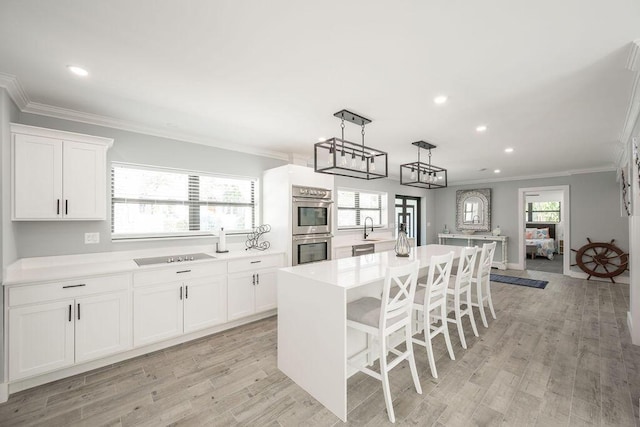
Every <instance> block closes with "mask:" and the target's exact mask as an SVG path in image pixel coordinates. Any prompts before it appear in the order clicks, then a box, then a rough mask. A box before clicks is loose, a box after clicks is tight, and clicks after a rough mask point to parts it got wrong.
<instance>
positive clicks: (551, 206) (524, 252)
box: [518, 185, 571, 275]
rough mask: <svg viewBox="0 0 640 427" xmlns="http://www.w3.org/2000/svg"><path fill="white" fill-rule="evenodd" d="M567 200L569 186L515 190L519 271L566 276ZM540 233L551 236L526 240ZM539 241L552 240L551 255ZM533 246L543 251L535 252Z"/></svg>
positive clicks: (567, 272) (567, 245) (567, 268)
mask: <svg viewBox="0 0 640 427" xmlns="http://www.w3.org/2000/svg"><path fill="white" fill-rule="evenodd" d="M569 196H570V194H569V186H568V185H561V186H553V187H534V188H520V189H519V190H518V255H519V257H518V268H519V269H522V270H537V271H545V272H549V273H560V274H564V275H569V269H570V265H569V262H570V259H569V258H570V256H569V254H568V253H566V252H565V248H569V247H571V246H570V241H571V236H570V234H571V226H570V219H571V215H570V212H569V208H570V201H569ZM539 231H545V232H547V233H549V234H550V236H541V235H538V236H533V238H534V240H531V237H532V236H529V237H527V236H526V234H527V232H529V234H533V233H538V232H539ZM543 234H544V233H543ZM536 237H537V238H538V239H535V238H536ZM541 237H542V238H545V237H547V238H548V237H551V238H553V239H554V240H555V242H554V245H555V249H554V251H553V253H551V251H550V250H549V247H548V246H547V245H546V244H545V243H543V240H544V239H540V238H541ZM527 239H529V240H527ZM536 246H543V247H541V248H539V249H537V248H536Z"/></svg>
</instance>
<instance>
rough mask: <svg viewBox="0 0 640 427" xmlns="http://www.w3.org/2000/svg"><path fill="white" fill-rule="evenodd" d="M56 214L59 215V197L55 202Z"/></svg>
mask: <svg viewBox="0 0 640 427" xmlns="http://www.w3.org/2000/svg"><path fill="white" fill-rule="evenodd" d="M56 215H60V199H58V201H57V202H56Z"/></svg>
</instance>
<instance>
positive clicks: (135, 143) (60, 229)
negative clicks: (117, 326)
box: [14, 113, 286, 258]
mask: <svg viewBox="0 0 640 427" xmlns="http://www.w3.org/2000/svg"><path fill="white" fill-rule="evenodd" d="M17 121H18V122H19V123H22V124H26V125H32V126H41V127H45V128H52V129H59V130H65V131H70V132H78V133H84V134H89V135H96V136H104V137H109V138H113V139H114V144H113V147H112V148H111V149H110V150H109V152H108V161H109V162H111V161H118V162H127V163H138V164H146V165H154V166H165V167H172V168H179V169H190V170H198V171H203V172H214V173H222V174H230V175H240V176H252V177H257V178H261V176H262V172H263V171H264V170H266V169H270V168H274V167H277V166H281V165H283V164H285V163H286V162H285V161H282V160H278V159H272V158H267V157H261V156H256V155H250V154H245V153H239V152H236V151H229V150H223V149H219V148H214V147H208V146H205V145H201V144H192V143H185V142H182V141H176V140H171V139H166V138H160V137H155V136H149V135H143V134H138V133H134V132H127V131H123V130H118V129H112V128H106V127H101V126H94V125H88V124H84V123H77V122H71V121H66V120H60V119H55V118H50V117H44V116H38V115H33V114H28V113H20V115H19V117H18V120H17ZM107 185H108V186H110V185H111V182H110V179H107ZM107 199H108V200H107V206H110V205H111V201H110V187H109V190H108V191H107ZM107 215H109V216H110V212H108V214H107ZM14 227H15V232H16V242H15V246H16V248H17V255H18V257H19V258H26V257H34V256H48V255H68V254H79V253H88V252H107V251H117V250H133V249H145V248H155V247H161V246H166V245H167V242H166V241H165V242H149V241H146V242H145V241H141V242H126V243H124V242H119V243H112V242H111V219H110V217H109V218H108V219H107V221H79V222H66V221H57V222H56V221H44V222H27V221H17V222H14ZM96 231H97V232H100V243H99V244H92V245H85V244H84V233H86V232H96ZM235 239H236V240H239V241H240V240H242V241H244V237H236V238H235ZM233 240H234V239H233V238H230V242H232V241H233ZM213 241H214V239H213V238H212V239H211V241H208V239H202V238H199V239H183V240H180V241H179V243H177V244H176V245H178V246H189V245H201V244H209V243H213Z"/></svg>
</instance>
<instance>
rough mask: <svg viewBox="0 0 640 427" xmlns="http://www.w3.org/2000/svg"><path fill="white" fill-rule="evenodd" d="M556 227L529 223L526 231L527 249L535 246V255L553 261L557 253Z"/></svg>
mask: <svg viewBox="0 0 640 427" xmlns="http://www.w3.org/2000/svg"><path fill="white" fill-rule="evenodd" d="M555 237H556V227H555V224H547V223H545V224H534V223H527V225H526V229H525V244H526V245H527V247H533V246H535V248H536V250H535V255H536V256H543V257H545V258H548V259H553V254H554V253H555V252H556V240H555Z"/></svg>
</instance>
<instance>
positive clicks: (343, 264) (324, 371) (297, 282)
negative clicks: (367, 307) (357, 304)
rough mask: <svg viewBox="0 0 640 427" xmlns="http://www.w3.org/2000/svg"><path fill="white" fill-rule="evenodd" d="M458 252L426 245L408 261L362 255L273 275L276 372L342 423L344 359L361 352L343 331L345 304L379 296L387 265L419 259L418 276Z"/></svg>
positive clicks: (390, 255)
mask: <svg viewBox="0 0 640 427" xmlns="http://www.w3.org/2000/svg"><path fill="white" fill-rule="evenodd" d="M451 251H453V252H454V254H455V256H456V257H458V256H459V253H460V247H456V246H445V245H428V246H421V247H418V248H415V249H414V250H413V251H412V255H411V256H410V257H409V258H398V257H396V256H395V253H394V252H383V253H377V254H369V255H362V256H359V257H354V258H345V259H338V260H332V261H325V262H320V263H314V264H305V265H298V266H295V267H288V268H283V269H280V270H278V368H279V369H280V370H281V371H282V372H284V373H285V374H286V375H287V376H288V377H289V378H291V379H292V380H293V381H295V382H296V383H297V384H298V385H299V386H300V387H302V388H303V389H304V390H305V391H307V392H308V393H309V394H311V395H312V396H313V397H314V398H316V399H317V400H318V401H319V402H320V403H322V404H323V405H324V406H325V407H326V408H327V409H329V410H330V411H331V412H333V413H334V414H335V415H336V416H338V417H339V418H340V419H341V420H342V421H346V420H347V378H348V377H349V375H350V370H348V369H347V356H348V355H351V354H354V353H356V352H357V351H358V350H360V349H361V346H362V343H363V342H362V341H361V340H360V335H358V334H352V333H351V332H349V333H348V332H347V316H346V308H347V303H348V302H350V301H352V300H354V299H357V298H359V297H361V296H363V295H373V296H376V297H379V296H380V295H379V294H380V291H381V289H382V281H383V279H384V275H385V271H386V268H387V267H388V266H395V265H403V264H406V263H408V262H411V261H413V260H414V259H419V260H420V270H421V272H420V273H421V276H422V275H424V274H426V272H427V267H428V265H429V260H430V259H431V256H433V255H442V254H446V253H448V252H451Z"/></svg>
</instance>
